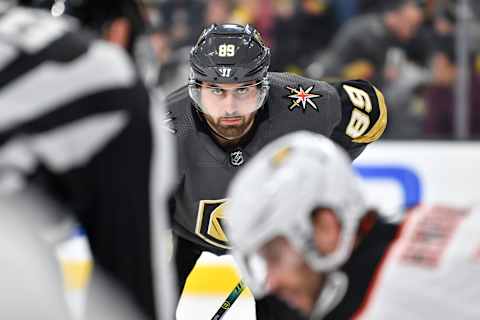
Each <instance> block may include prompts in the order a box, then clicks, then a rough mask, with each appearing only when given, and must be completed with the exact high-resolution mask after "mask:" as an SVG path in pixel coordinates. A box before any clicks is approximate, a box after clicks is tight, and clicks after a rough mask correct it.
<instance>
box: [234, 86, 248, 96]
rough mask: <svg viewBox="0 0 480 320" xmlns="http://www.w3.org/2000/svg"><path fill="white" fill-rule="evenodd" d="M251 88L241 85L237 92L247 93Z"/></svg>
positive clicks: (239, 93) (240, 93)
mask: <svg viewBox="0 0 480 320" xmlns="http://www.w3.org/2000/svg"><path fill="white" fill-rule="evenodd" d="M248 89H249V88H247V87H240V88H237V89H235V92H236V93H237V94H238V95H245V94H247V93H248V91H249V90H248Z"/></svg>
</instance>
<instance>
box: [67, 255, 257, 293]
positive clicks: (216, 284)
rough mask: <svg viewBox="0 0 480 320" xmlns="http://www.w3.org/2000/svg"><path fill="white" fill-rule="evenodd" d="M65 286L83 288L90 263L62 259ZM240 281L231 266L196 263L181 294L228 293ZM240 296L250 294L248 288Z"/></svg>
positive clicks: (73, 288) (90, 267)
mask: <svg viewBox="0 0 480 320" xmlns="http://www.w3.org/2000/svg"><path fill="white" fill-rule="evenodd" d="M61 264H62V269H63V274H64V282H65V288H66V290H67V291H69V290H82V289H85V288H86V286H87V284H88V281H89V279H90V273H91V271H92V263H91V262H90V261H88V260H85V261H68V260H62V262H61ZM239 281H240V277H239V275H238V273H237V271H236V270H235V268H234V267H233V266H230V265H223V264H219V265H215V264H198V265H197V266H195V268H194V269H193V271H192V273H191V274H190V276H189V277H188V279H187V283H186V285H185V289H184V291H183V294H191V295H225V296H226V295H228V294H229V293H230V292H231V290H232V289H233V288H234V287H235V286H236V285H237V283H238V282H239ZM242 296H251V292H250V290H248V288H247V289H246V290H244V292H243V293H242Z"/></svg>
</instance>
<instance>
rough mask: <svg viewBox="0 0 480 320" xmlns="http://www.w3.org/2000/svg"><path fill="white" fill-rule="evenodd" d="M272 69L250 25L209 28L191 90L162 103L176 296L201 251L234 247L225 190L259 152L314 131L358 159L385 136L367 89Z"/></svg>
mask: <svg viewBox="0 0 480 320" xmlns="http://www.w3.org/2000/svg"><path fill="white" fill-rule="evenodd" d="M269 63H270V50H269V48H267V47H266V46H265V44H264V42H263V41H262V38H261V36H260V35H259V33H258V32H257V31H256V30H255V29H254V28H253V27H251V26H250V25H247V26H241V25H235V24H222V25H215V24H213V25H211V26H209V27H207V28H206V29H205V30H204V31H203V33H202V34H201V36H200V38H199V39H198V42H197V44H196V45H195V46H194V47H193V48H192V50H191V53H190V66H191V74H190V79H189V83H188V85H187V86H185V87H183V88H181V89H179V90H177V91H176V92H173V93H172V94H171V95H170V97H169V98H168V100H167V107H168V109H169V115H170V117H171V120H172V121H171V122H170V123H171V124H172V131H173V132H175V135H176V139H177V151H178V161H179V185H178V189H177V190H176V193H175V195H174V199H173V201H171V207H172V210H173V231H174V234H175V235H176V255H175V261H176V263H177V269H178V279H179V286H180V289H181V288H183V286H184V284H185V281H186V278H187V276H188V275H189V273H190V271H191V270H192V268H193V267H194V265H195V263H196V261H197V259H198V258H199V256H200V255H201V253H202V251H204V250H206V251H210V252H213V253H215V254H225V253H226V252H227V250H228V249H229V248H230V246H229V243H228V239H227V236H226V234H225V232H224V230H223V227H222V225H223V209H224V206H225V203H226V201H227V199H226V188H227V185H228V183H229V182H230V180H231V179H232V177H233V176H234V175H235V173H236V172H237V171H238V169H239V168H241V166H242V165H243V164H244V163H245V162H247V161H248V159H249V158H250V157H252V156H253V155H254V154H255V153H257V152H258V151H259V150H260V149H261V148H262V147H263V146H264V145H266V144H267V143H268V142H270V141H272V140H273V139H275V138H277V137H279V136H281V135H284V134H286V133H289V132H293V131H297V130H310V131H313V132H317V133H321V134H324V135H326V136H328V137H330V138H331V139H333V140H335V141H336V142H338V143H339V144H340V145H342V146H343V147H344V148H345V149H346V150H347V151H348V153H349V154H350V156H351V158H352V159H354V158H355V157H357V156H358V155H359V154H360V153H361V152H362V151H363V149H364V148H365V147H366V145H367V144H368V143H371V142H373V141H375V140H377V139H378V138H379V137H380V136H381V135H382V133H383V131H384V129H385V126H386V122H387V110H386V106H385V101H384V98H383V95H382V93H381V92H380V91H378V90H377V89H376V88H375V87H374V86H372V85H371V84H370V83H368V82H366V81H362V80H356V81H345V82H339V83H336V84H333V85H331V84H328V83H325V82H322V81H316V80H312V79H306V78H302V77H299V76H296V75H292V74H288V73H283V74H280V73H269V72H268V67H269ZM261 314H262V311H261V306H257V317H258V318H259V319H263V318H262V315H261Z"/></svg>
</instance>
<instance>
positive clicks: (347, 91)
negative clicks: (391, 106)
mask: <svg viewBox="0 0 480 320" xmlns="http://www.w3.org/2000/svg"><path fill="white" fill-rule="evenodd" d="M333 86H334V87H335V88H336V89H337V92H338V95H339V96H340V101H341V106H342V120H341V121H340V123H339V125H338V126H337V128H336V129H337V130H341V131H343V133H344V135H345V136H346V137H347V138H349V139H350V140H351V141H352V142H355V143H361V144H367V143H370V142H374V141H376V140H378V139H379V138H380V137H381V135H382V134H383V131H384V130H385V128H386V126H387V106H386V104H385V98H384V96H383V94H382V92H381V91H380V90H378V89H377V88H375V86H373V85H372V84H371V83H370V82H368V81H365V80H348V81H341V82H338V83H335V84H333Z"/></svg>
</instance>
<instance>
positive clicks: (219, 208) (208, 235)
mask: <svg viewBox="0 0 480 320" xmlns="http://www.w3.org/2000/svg"><path fill="white" fill-rule="evenodd" d="M226 201H227V199H220V200H201V201H200V203H199V205H198V215H197V226H196V228H195V233H196V234H197V236H199V237H200V238H202V239H203V240H205V241H206V242H208V243H210V244H212V245H214V246H217V247H220V248H223V249H230V246H229V245H228V239H227V236H226V235H225V231H224V227H223V221H224V209H225V205H226Z"/></svg>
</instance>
